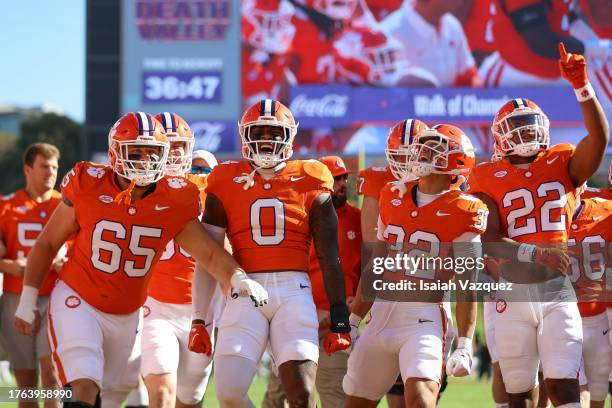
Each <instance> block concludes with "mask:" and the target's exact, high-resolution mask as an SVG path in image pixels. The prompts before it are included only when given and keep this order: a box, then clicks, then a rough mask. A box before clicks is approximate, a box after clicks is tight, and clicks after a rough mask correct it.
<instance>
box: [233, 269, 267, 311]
mask: <svg viewBox="0 0 612 408" xmlns="http://www.w3.org/2000/svg"><path fill="white" fill-rule="evenodd" d="M230 283H231V284H232V288H234V289H236V290H238V292H239V293H238V295H239V296H250V297H251V300H252V301H253V303H255V307H257V306H263V305H264V304H267V303H268V292H267V291H266V290H265V289H264V288H263V286H261V285H260V284H259V282H257V281H254V280H253V279H251V278H249V276H248V275H247V274H246V273H244V272H243V271H238V272H234V274H233V275H232V278H231V279H230Z"/></svg>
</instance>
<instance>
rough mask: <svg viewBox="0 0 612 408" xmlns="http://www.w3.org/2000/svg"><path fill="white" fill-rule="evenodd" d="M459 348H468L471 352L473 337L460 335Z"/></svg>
mask: <svg viewBox="0 0 612 408" xmlns="http://www.w3.org/2000/svg"><path fill="white" fill-rule="evenodd" d="M457 348H458V349H460V348H461V349H466V350H468V351H469V352H470V353H471V352H472V339H470V338H469V337H459V339H458V340H457Z"/></svg>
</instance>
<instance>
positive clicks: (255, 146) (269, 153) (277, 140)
mask: <svg viewBox="0 0 612 408" xmlns="http://www.w3.org/2000/svg"><path fill="white" fill-rule="evenodd" d="M298 125H299V124H298V123H295V119H294V118H293V114H292V113H291V111H290V110H289V108H287V107H286V106H285V105H283V104H282V103H280V102H279V101H275V100H274V99H262V100H261V101H260V102H257V103H255V104H253V105H251V107H250V108H248V109H247V110H246V111H245V112H244V114H243V115H242V119H240V123H239V124H238V133H240V139H241V140H242V157H244V158H245V159H247V160H250V161H252V162H253V163H254V164H255V165H256V166H257V167H262V168H268V167H274V166H276V165H277V164H279V163H281V162H284V161H286V160H289V158H291V156H292V155H293V140H294V139H295V135H296V134H297V128H298ZM259 126H270V127H279V128H281V129H282V132H281V134H282V135H278V136H273V137H272V138H271V139H263V138H256V136H255V135H253V130H254V129H255V128H257V127H259Z"/></svg>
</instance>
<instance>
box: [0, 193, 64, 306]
mask: <svg viewBox="0 0 612 408" xmlns="http://www.w3.org/2000/svg"><path fill="white" fill-rule="evenodd" d="M61 200H62V196H61V194H60V193H59V192H57V191H53V194H52V196H51V198H50V199H49V200H48V201H44V202H42V203H38V202H36V201H35V200H33V199H31V198H30V196H29V195H28V193H26V192H25V190H17V191H16V192H15V193H14V194H10V195H8V196H5V197H4V198H3V201H0V231H1V235H2V241H3V242H4V245H5V246H6V251H7V252H6V256H5V258H6V259H23V258H27V256H28V254H29V253H30V250H31V249H32V247H33V246H34V243H35V242H36V238H38V235H39V234H40V232H41V231H42V230H43V228H44V226H45V224H46V223H47V221H48V220H49V217H50V216H51V214H52V213H53V211H55V207H57V205H58V204H59V203H60V201H61ZM56 280H57V273H55V270H54V269H53V268H52V269H51V270H50V271H49V274H48V275H47V278H46V279H45V280H44V282H43V284H42V286H41V287H40V292H39V293H40V295H42V296H48V295H49V293H51V289H53V285H55V281H56ZM2 286H3V290H4V292H6V293H15V294H20V293H21V288H22V287H23V278H19V277H16V276H12V275H9V274H4V282H3V285H2Z"/></svg>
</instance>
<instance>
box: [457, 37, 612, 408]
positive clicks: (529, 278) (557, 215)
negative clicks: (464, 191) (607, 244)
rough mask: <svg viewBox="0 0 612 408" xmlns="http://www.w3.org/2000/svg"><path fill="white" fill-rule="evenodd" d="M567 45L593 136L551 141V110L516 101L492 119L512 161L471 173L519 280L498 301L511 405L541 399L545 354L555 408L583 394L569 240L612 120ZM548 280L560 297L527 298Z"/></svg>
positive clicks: (494, 239)
mask: <svg viewBox="0 0 612 408" xmlns="http://www.w3.org/2000/svg"><path fill="white" fill-rule="evenodd" d="M559 52H560V57H561V59H560V61H559V67H560V70H561V75H562V76H563V77H564V78H566V79H567V80H568V82H570V84H571V85H572V87H573V88H574V91H575V93H576V96H577V98H578V101H579V102H580V107H581V108H582V112H583V116H584V123H585V127H586V129H587V131H588V135H587V136H586V137H585V138H583V139H582V140H581V142H580V143H579V144H578V146H577V147H576V148H574V147H573V146H571V145H566V144H562V145H555V146H552V147H549V122H548V119H547V117H546V115H545V114H544V113H543V112H542V111H541V109H540V108H539V107H538V106H537V105H536V104H535V103H533V102H531V101H528V100H526V99H513V100H511V101H509V102H507V103H506V104H505V105H504V106H503V107H502V108H501V109H500V110H499V111H498V113H497V115H496V117H495V120H494V122H493V126H492V132H493V135H494V137H495V139H496V141H497V144H498V146H499V149H500V153H501V154H502V156H503V159H502V160H499V161H497V162H489V163H483V164H481V165H479V166H477V167H476V168H475V169H474V170H473V171H472V174H471V175H470V180H469V184H470V187H471V190H470V191H471V192H473V193H474V194H475V195H476V196H477V197H479V198H481V199H482V200H483V201H484V202H485V203H486V204H487V206H488V207H489V210H490V213H489V221H488V229H487V233H486V234H485V242H488V243H490V244H488V245H487V246H486V247H485V250H486V252H487V254H489V255H491V256H494V257H495V258H498V259H503V260H507V262H506V263H504V264H503V265H502V269H501V272H502V278H501V280H507V281H511V282H515V284H514V286H513V288H514V289H513V290H512V291H510V292H506V294H505V297H502V298H498V300H497V306H498V307H497V312H498V313H497V314H496V323H495V339H496V342H497V350H498V354H499V362H500V367H501V370H502V374H503V377H504V383H505V385H506V390H507V391H508V393H509V401H510V407H523V406H525V399H526V398H536V397H535V396H534V395H533V394H532V392H531V391H532V390H533V389H534V387H535V385H536V378H537V377H536V376H537V370H538V360H541V361H542V367H543V373H544V378H546V388H547V390H548V392H549V395H550V398H551V400H552V402H553V403H554V404H555V406H563V407H568V408H569V407H578V406H579V401H580V399H579V388H578V381H577V379H576V376H577V373H578V369H579V367H580V356H581V351H582V350H581V346H582V329H581V327H580V316H579V313H578V308H577V306H576V304H575V303H572V302H568V301H563V300H564V299H567V297H569V296H573V295H572V292H573V289H572V288H571V287H569V285H568V282H567V280H566V279H565V278H564V277H563V276H560V275H565V274H567V267H568V263H569V258H568V255H567V253H566V251H565V250H564V249H563V243H565V242H567V240H568V229H569V228H570V223H571V218H572V214H573V211H574V206H575V201H576V199H575V190H576V187H577V186H579V185H581V184H582V183H584V182H585V181H586V179H587V178H589V177H590V176H591V175H592V174H593V173H594V172H595V171H596V170H597V168H598V167H599V165H600V163H601V161H602V158H603V155H604V152H605V149H606V146H607V143H608V137H609V136H608V133H609V127H608V122H607V120H606V117H605V115H604V113H603V111H602V109H601V106H600V104H599V102H598V101H597V98H596V96H595V93H594V91H593V88H592V87H591V86H590V84H589V82H588V78H587V74H586V63H585V60H584V57H582V56H581V55H575V54H568V53H567V52H566V51H565V47H564V46H563V44H559ZM543 281H550V283H549V284H550V285H558V287H559V288H560V290H559V291H558V292H555V293H556V294H558V296H557V297H553V295H554V294H552V293H542V297H541V300H542V301H541V302H528V301H527V300H528V299H531V298H532V297H528V296H531V295H530V294H529V293H531V292H529V291H531V290H535V289H532V288H533V285H526V284H528V283H533V282H543ZM517 283H519V284H517ZM522 284H525V285H522ZM498 295H499V294H498ZM544 295H547V296H548V297H544ZM513 300H516V301H513ZM534 311H535V312H534ZM534 313H535V315H536V316H537V318H536V319H535V321H534Z"/></svg>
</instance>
